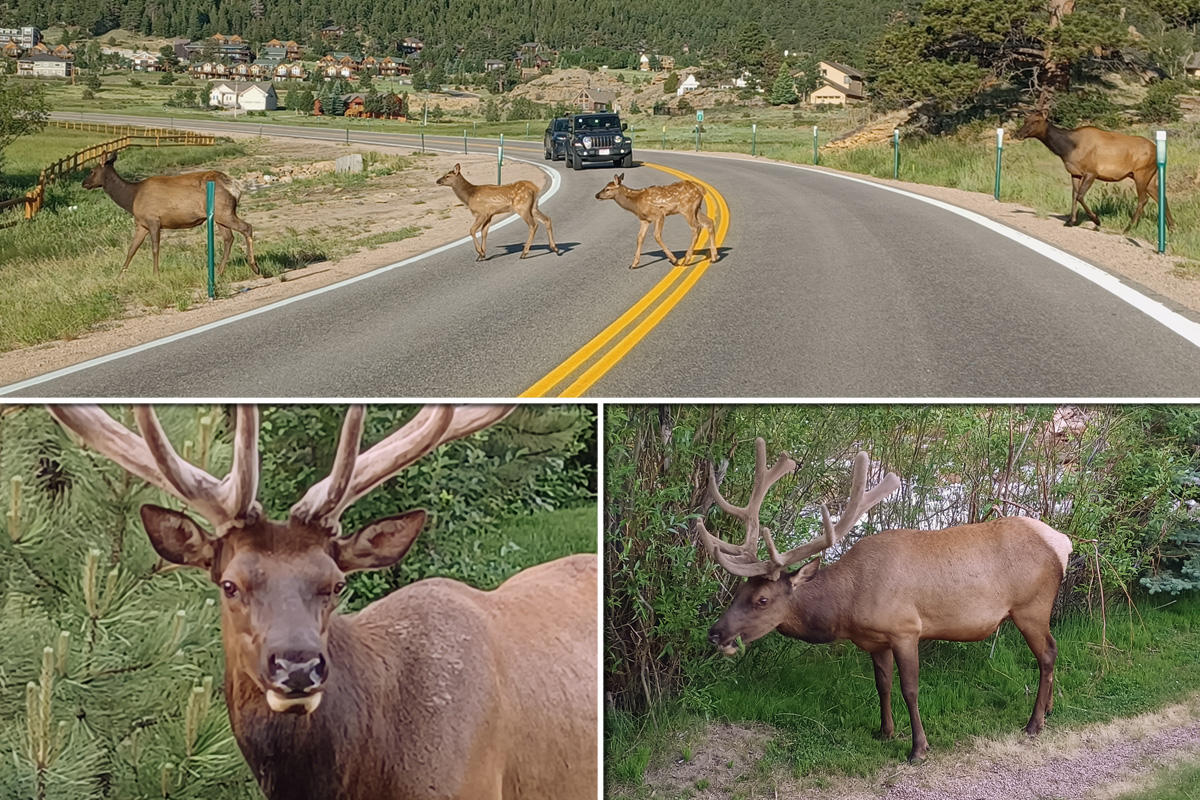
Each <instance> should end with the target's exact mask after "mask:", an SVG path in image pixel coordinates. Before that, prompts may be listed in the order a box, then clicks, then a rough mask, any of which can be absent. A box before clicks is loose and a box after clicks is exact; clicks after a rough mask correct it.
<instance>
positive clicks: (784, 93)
mask: <svg viewBox="0 0 1200 800" xmlns="http://www.w3.org/2000/svg"><path fill="white" fill-rule="evenodd" d="M797 99H798V98H797V96H796V81H795V80H794V79H793V78H792V71H791V70H790V69H789V68H788V65H787V62H786V61H785V62H783V64H782V65H781V66H780V67H779V75H778V77H776V78H775V84H774V85H773V86H772V87H771V94H770V97H768V101H769V102H770V103H771V105H773V106H782V105H787V104H790V103H794V102H796V100H797Z"/></svg>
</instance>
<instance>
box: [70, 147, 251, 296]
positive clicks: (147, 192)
mask: <svg viewBox="0 0 1200 800" xmlns="http://www.w3.org/2000/svg"><path fill="white" fill-rule="evenodd" d="M116 160H117V154H116V152H115V151H114V152H112V153H109V154H108V155H107V156H105V158H104V162H103V163H101V164H98V165H96V166H95V167H93V168H92V171H91V172H90V173H88V176H87V177H86V178H84V179H83V188H85V189H103V190H104V193H105V194H107V195H108V196H109V197H111V198H112V199H113V202H114V203H116V204H117V205H118V206H120V207H121V208H123V209H125V210H126V211H128V212H129V213H130V214H132V215H133V219H134V221H135V223H136V224H137V227H136V228H135V229H134V232H133V243H132V244H131V245H129V253H128V255H126V256H125V264H124V265H123V266H122V267H121V272H122V273H124V272H125V270H126V269H128V267H129V262H130V261H132V260H133V256H134V254H135V253H137V251H138V248H139V247H141V246H142V241H143V240H145V238H146V236H147V234H149V236H150V249H151V250H152V251H153V252H154V274H155V275H157V274H158V242H159V238H160V237H161V235H162V232H163V231H164V230H178V229H184V228H196V227H199V226H200V225H203V224H204V223H205V222H207V221H208V211H207V208H206V205H207V201H206V194H207V190H206V188H205V184H206V183H208V181H212V182H213V183H214V184H216V187H215V188H216V193H215V196H214V200H213V222H214V223H215V224H216V226H217V230H219V231H220V232H221V239H222V240H224V242H225V252H224V253H222V255H221V266H220V268H219V269H218V270H217V273H218V274H224V272H225V263H226V262H227V261H229V251H230V249H231V248H232V247H233V232H234V231H237V232H238V233H240V234H241V235H242V236H243V238H245V240H246V257H247V259H249V261H250V268H251V269H252V270H254V274H256V275H258V274H260V273H259V271H258V263H257V262H255V260H254V228H253V227H251V225H250V223H249V222H245V221H244V220H242V219H239V218H238V215H237V206H238V199H239V198H240V197H241V189H239V188H238V185H237V183H236V182H235V181H234V180H233V179H232V178H230V177H229V176H228V175H226V174H225V173H224V172H216V171H214V170H209V171H207V172H186V173H184V174H183V175H154V176H151V177H149V178H146V179H145V180H141V181H127V180H125V179H124V178H122V177H121V176H120V175H118V174H117V170H116V169H115V168H114V167H113V163H114V162H116Z"/></svg>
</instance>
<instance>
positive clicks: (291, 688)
mask: <svg viewBox="0 0 1200 800" xmlns="http://www.w3.org/2000/svg"><path fill="white" fill-rule="evenodd" d="M266 672H267V674H266V676H265V677H266V679H267V705H269V706H270V707H271V710H272V711H278V712H286V713H293V714H311V713H312V712H314V711H316V710H317V706H319V705H320V704H321V690H322V689H323V688H324V687H325V679H326V678H327V677H328V676H329V663H328V662H327V661H326V660H325V656H324V655H323V654H321V653H319V652H298V651H291V652H283V653H277V654H272V655H270V656H268V657H267V669H266Z"/></svg>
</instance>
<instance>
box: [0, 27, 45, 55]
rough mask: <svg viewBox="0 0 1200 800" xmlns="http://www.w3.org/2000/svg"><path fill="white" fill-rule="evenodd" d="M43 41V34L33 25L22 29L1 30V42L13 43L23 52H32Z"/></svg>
mask: <svg viewBox="0 0 1200 800" xmlns="http://www.w3.org/2000/svg"><path fill="white" fill-rule="evenodd" d="M41 41H42V32H41V30H40V29H38V28H36V27H34V26H33V25H25V26H23V27H20V28H0V42H12V43H14V44H15V45H16V46H17V47H19V48H21V51H22V52H24V51H26V50H32V49H33V48H35V47H37V46H38V44H39V43H40V42H41Z"/></svg>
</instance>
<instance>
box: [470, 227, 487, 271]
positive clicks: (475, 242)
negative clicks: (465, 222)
mask: <svg viewBox="0 0 1200 800" xmlns="http://www.w3.org/2000/svg"><path fill="white" fill-rule="evenodd" d="M490 219H491V217H475V221H474V222H473V223H471V244H472V245H474V246H475V253H476V256H477V257H476V259H475V260H476V261H483V247H482V246H480V244H479V240H477V239H476V238H475V236H476V234H478V233H479V230H480V229H481V228H482V227H483V226H484V225H485V224H487V222H488V221H489V220H490Z"/></svg>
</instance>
